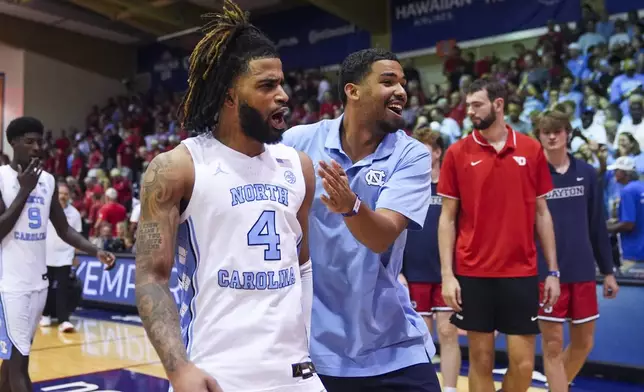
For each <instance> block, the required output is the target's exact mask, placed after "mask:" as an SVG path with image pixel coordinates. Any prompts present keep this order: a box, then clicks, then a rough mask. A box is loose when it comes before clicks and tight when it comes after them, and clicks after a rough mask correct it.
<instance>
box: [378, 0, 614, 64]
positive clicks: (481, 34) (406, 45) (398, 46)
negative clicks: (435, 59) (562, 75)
mask: <svg viewBox="0 0 644 392" xmlns="http://www.w3.org/2000/svg"><path fill="white" fill-rule="evenodd" d="M610 1H613V0H610ZM391 19H392V20H391V48H392V50H393V51H394V52H397V53H400V52H407V51H413V50H420V49H427V48H432V47H434V46H436V44H437V43H438V42H440V41H444V40H456V41H457V42H458V41H467V40H473V39H479V38H486V37H492V36H495V35H501V34H506V33H512V32H517V31H522V30H528V29H533V28H537V27H544V26H545V25H546V23H547V22H548V20H551V19H552V20H555V21H557V22H571V21H576V20H579V19H581V1H580V0H391Z"/></svg>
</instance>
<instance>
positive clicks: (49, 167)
mask: <svg viewBox="0 0 644 392" xmlns="http://www.w3.org/2000/svg"><path fill="white" fill-rule="evenodd" d="M45 154H46V156H47V158H46V159H45V164H44V166H43V168H44V169H45V171H46V172H47V173H51V174H53V175H54V176H64V175H65V173H60V174H58V173H56V149H51V150H49V152H47V153H45Z"/></svg>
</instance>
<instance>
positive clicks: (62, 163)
mask: <svg viewBox="0 0 644 392" xmlns="http://www.w3.org/2000/svg"><path fill="white" fill-rule="evenodd" d="M53 173H54V174H55V175H56V176H57V177H61V176H63V177H64V176H66V175H67V154H65V151H64V150H62V149H61V148H59V147H56V156H55V162H54V172H53Z"/></svg>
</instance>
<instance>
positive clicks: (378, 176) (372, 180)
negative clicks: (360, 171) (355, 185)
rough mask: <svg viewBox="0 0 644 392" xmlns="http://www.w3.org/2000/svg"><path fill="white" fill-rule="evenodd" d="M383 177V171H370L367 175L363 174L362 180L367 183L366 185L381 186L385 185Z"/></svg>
mask: <svg viewBox="0 0 644 392" xmlns="http://www.w3.org/2000/svg"><path fill="white" fill-rule="evenodd" d="M385 176H386V175H385V171H384V170H374V169H370V170H369V171H368V172H367V174H365V176H364V179H365V181H367V185H372V186H383V185H385Z"/></svg>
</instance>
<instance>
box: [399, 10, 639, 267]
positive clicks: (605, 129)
mask: <svg viewBox="0 0 644 392" xmlns="http://www.w3.org/2000/svg"><path fill="white" fill-rule="evenodd" d="M576 26H577V27H576V28H575V29H572V28H570V27H569V26H568V25H566V24H559V25H557V24H556V23H554V22H550V23H548V26H547V32H546V33H545V34H544V35H543V36H541V37H539V38H538V40H537V42H536V45H535V46H534V47H532V48H527V47H526V45H525V44H524V43H521V42H517V43H515V44H514V46H513V49H514V52H515V55H514V56H513V57H511V58H508V59H500V58H497V56H494V55H493V56H489V57H484V58H479V59H476V58H475V56H474V55H473V53H471V52H466V53H464V52H463V51H462V50H461V49H460V48H459V47H458V46H455V47H453V49H452V51H451V53H450V54H449V56H448V57H447V58H446V60H445V62H444V66H443V73H444V75H445V79H446V81H445V82H444V83H442V84H439V85H432V86H430V88H429V89H428V91H422V89H420V88H419V86H422V84H421V83H420V79H418V80H413V79H411V80H410V83H408V86H409V88H408V89H409V96H410V98H409V102H408V105H407V107H406V108H405V111H404V118H405V121H406V127H407V129H408V130H410V131H413V130H415V129H420V128H430V129H432V130H436V131H439V132H440V133H441V135H442V136H443V138H444V140H445V142H446V144H447V145H449V144H451V143H453V142H455V141H456V140H458V139H460V138H462V137H465V136H466V135H468V134H469V133H470V132H471V131H472V122H471V121H470V119H469V118H468V117H467V109H466V105H465V95H464V94H463V91H465V89H466V88H467V87H468V86H469V85H470V84H471V83H472V81H473V80H475V79H476V78H480V77H492V78H496V79H498V80H501V81H504V82H505V83H506V86H507V87H508V91H509V98H508V100H507V102H506V110H505V113H506V119H505V120H506V122H507V123H508V124H509V125H510V126H511V127H512V128H514V129H515V130H517V131H519V132H522V133H524V134H528V135H533V129H534V124H535V120H536V119H537V116H538V115H539V114H540V113H542V112H543V111H545V110H553V109H556V110H559V111H563V112H565V113H567V114H568V115H569V116H570V122H571V125H572V127H573V129H574V131H573V133H572V137H571V142H570V148H571V152H572V153H573V154H574V155H575V157H577V158H579V159H582V160H584V161H586V162H588V163H589V164H591V165H593V166H594V167H595V168H596V169H597V170H598V172H599V174H600V176H599V178H600V181H601V186H602V187H603V190H604V200H605V204H606V212H607V217H608V218H609V222H610V220H615V219H617V218H618V216H617V215H618V206H619V202H620V193H621V190H622V188H623V187H624V185H623V184H620V183H618V182H617V180H616V179H615V176H614V174H613V173H612V172H611V171H609V170H607V167H608V166H610V165H611V164H612V163H613V162H615V161H616V160H617V158H619V157H624V156H628V157H630V158H631V159H632V160H633V161H634V164H635V171H636V172H637V174H639V176H640V178H642V177H643V176H644V153H642V148H644V119H643V117H644V109H643V105H644V45H643V42H644V34H643V33H644V21H643V20H642V19H640V18H639V17H638V13H637V12H636V11H632V12H629V13H628V15H627V18H626V19H614V18H608V16H607V15H605V14H604V15H598V14H596V13H594V12H593V11H592V9H590V8H589V7H587V6H586V7H585V8H584V13H583V19H582V20H581V21H580V22H578V23H577V24H576ZM408 79H409V77H408ZM637 224H638V225H644V222H638V223H637ZM613 243H614V245H615V247H616V248H618V246H617V237H615V236H613ZM616 253H617V255H616V262H617V263H619V249H616Z"/></svg>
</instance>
